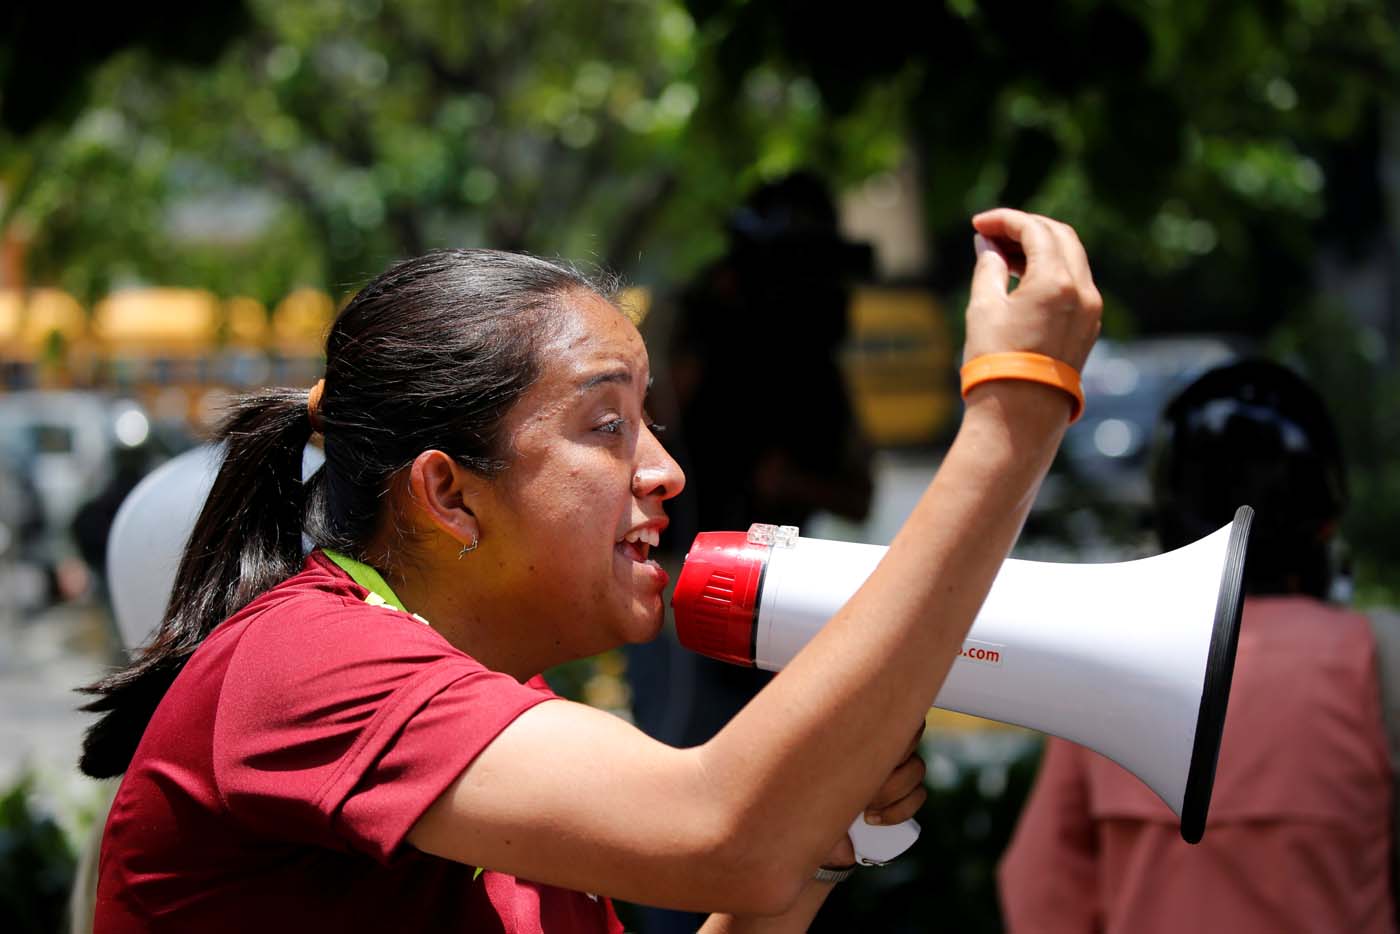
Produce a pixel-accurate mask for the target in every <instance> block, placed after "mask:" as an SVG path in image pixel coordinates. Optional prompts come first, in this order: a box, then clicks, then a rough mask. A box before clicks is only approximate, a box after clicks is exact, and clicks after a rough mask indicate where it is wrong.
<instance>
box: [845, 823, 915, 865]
mask: <svg viewBox="0 0 1400 934" xmlns="http://www.w3.org/2000/svg"><path fill="white" fill-rule="evenodd" d="M847 833H848V834H850V837H851V845H852V846H853V847H855V851H856V862H858V863H860V864H861V865H862V866H883V865H885V863H888V862H889V861H890V860H892V859H894V858H895V857H896V856H898V855H899V854H900V853H903V852H904V851H905V850H907V849H909V848H910V847H911V846H913V845H914V841H915V840H917V839H919V822H918V821H916V820H913V819H912V818H911V819H910V820H907V821H905V822H904V823H902V824H889V825H884V824H878V825H877V824H867V823H866V822H865V815H863V814H862V815H859V816H857V817H856V819H855V820H854V821H852V822H851V829H850V830H848V831H847Z"/></svg>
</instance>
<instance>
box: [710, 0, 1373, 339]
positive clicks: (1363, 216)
mask: <svg viewBox="0 0 1400 934" xmlns="http://www.w3.org/2000/svg"><path fill="white" fill-rule="evenodd" d="M688 5H689V7H690V9H691V10H692V12H693V13H694V15H695V17H696V19H697V21H698V22H700V23H701V24H702V26H703V27H704V28H707V29H708V28H719V30H720V32H721V34H722V35H723V36H724V39H723V41H722V42H721V43H720V44H719V46H718V47H717V49H716V60H717V62H719V63H720V67H721V72H722V75H723V76H724V79H725V81H726V82H727V85H726V86H727V87H729V88H730V89H731V90H732V89H735V88H738V87H740V86H742V85H743V83H744V82H745V81H747V80H749V79H750V77H751V76H752V75H754V74H758V73H762V72H763V71H764V70H765V69H768V68H771V67H772V63H773V62H774V61H782V62H785V63H787V64H788V66H789V67H795V68H797V69H799V71H801V72H802V73H804V74H807V75H809V76H810V77H811V79H812V81H813V82H814V83H815V85H816V87H817V89H818V90H819V91H820V92H821V97H822V100H823V102H824V103H825V105H826V106H827V107H828V108H830V110H831V111H832V112H833V113H838V114H839V113H843V112H844V111H845V109H846V108H847V107H852V106H855V105H856V102H857V101H859V100H861V95H862V94H863V93H865V91H866V90H867V89H868V88H870V87H872V86H873V87H886V86H889V85H890V84H891V82H895V83H899V84H901V85H902V86H903V87H904V88H905V98H904V99H905V106H906V110H905V115H906V119H907V121H908V125H909V126H910V128H911V132H912V137H913V139H914V142H915V150H916V154H917V158H918V165H919V168H920V170H921V176H922V182H923V186H924V193H925V209H926V210H925V214H926V217H927V219H928V223H929V228H930V232H931V234H932V237H933V241H934V243H935V245H936V247H937V249H936V250H935V256H934V261H935V272H934V275H935V278H936V280H937V281H938V282H939V283H940V284H942V285H944V286H945V287H952V286H954V285H956V284H958V283H959V282H960V280H961V279H962V278H963V277H965V275H966V262H967V261H966V253H967V249H968V248H967V221H966V218H967V216H968V214H969V213H971V212H974V211H976V210H979V209H983V208H986V207H988V206H991V205H995V204H1011V205H1017V206H1025V207H1029V208H1031V209H1035V210H1040V211H1043V212H1045V213H1049V214H1052V215H1054V216H1057V217H1061V218H1063V219H1065V220H1067V221H1069V222H1070V223H1072V224H1074V225H1075V226H1076V227H1077V228H1078V230H1079V231H1080V233H1081V236H1082V237H1083V239H1084V241H1085V243H1086V245H1088V246H1089V248H1090V249H1089V252H1090V255H1091V256H1092V257H1093V258H1094V263H1095V271H1096V278H1098V279H1099V280H1100V282H1101V283H1102V284H1105V285H1106V286H1107V291H1108V292H1109V293H1110V295H1109V298H1110V301H1111V302H1114V303H1116V304H1117V305H1118V306H1119V308H1118V310H1120V311H1121V309H1124V308H1130V309H1131V313H1130V314H1118V315H1115V317H1114V322H1115V324H1118V325H1120V326H1121V327H1122V328H1123V329H1124V330H1126V329H1130V328H1140V329H1143V330H1180V329H1192V328H1194V329H1207V330H1236V331H1246V332H1249V333H1253V334H1256V335H1257V334H1262V333H1263V332H1265V331H1266V330H1267V329H1268V328H1269V327H1271V326H1272V325H1274V324H1276V323H1277V322H1279V321H1281V320H1283V319H1284V318H1285V317H1286V316H1287V315H1288V314H1289V313H1290V312H1292V311H1296V310H1297V309H1299V308H1300V307H1302V306H1304V305H1306V304H1307V302H1308V301H1310V294H1309V292H1308V288H1307V287H1308V284H1309V276H1310V274H1311V271H1312V269H1313V266H1314V257H1315V253H1316V251H1317V250H1318V248H1319V247H1320V246H1321V245H1323V244H1326V243H1340V244H1343V245H1345V246H1347V247H1350V248H1355V247H1357V246H1358V245H1362V244H1364V243H1366V241H1367V240H1368V238H1374V237H1376V236H1377V235H1378V234H1379V233H1380V232H1381V231H1382V229H1383V226H1384V224H1385V223H1386V210H1387V209H1386V205H1385V198H1384V197H1383V193H1382V191H1381V182H1380V164H1381V160H1380V158H1379V153H1380V147H1381V124H1382V120H1383V118H1384V116H1385V113H1386V110H1387V109H1388V108H1390V109H1393V108H1394V107H1395V105H1396V101H1397V90H1400V12H1397V7H1396V6H1395V5H1394V4H1391V3H1386V2H1384V0H1240V2H1234V3H1228V4H1221V3H1212V2H1210V0H1156V2H1133V3H1129V2H1104V0H1079V2H1073V3H1038V4H1027V3H1021V2H1017V0H948V2H945V3H929V4H913V5H910V4H906V3H902V2H900V0H866V2H864V3H862V4H860V6H859V7H858V8H841V9H840V12H834V11H824V12H818V11H817V9H816V8H814V7H813V6H812V5H811V4H807V3H802V2H801V0H773V2H767V3H742V2H730V0H688ZM1392 221H1393V218H1392Z"/></svg>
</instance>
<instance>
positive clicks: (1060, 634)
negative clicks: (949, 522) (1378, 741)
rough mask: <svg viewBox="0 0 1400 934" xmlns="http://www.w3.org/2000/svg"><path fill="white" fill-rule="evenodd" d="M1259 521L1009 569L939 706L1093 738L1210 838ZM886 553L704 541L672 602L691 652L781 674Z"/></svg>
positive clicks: (864, 828) (773, 535)
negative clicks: (1099, 555)
mask: <svg viewBox="0 0 1400 934" xmlns="http://www.w3.org/2000/svg"><path fill="white" fill-rule="evenodd" d="M1252 517H1253V511H1252V510H1251V509H1250V508H1249V507H1248V506H1242V507H1240V509H1239V510H1238V512H1236V514H1235V519H1234V521H1233V522H1232V523H1231V524H1230V525H1228V526H1225V527H1224V528H1222V529H1220V530H1219V531H1218V532H1215V533H1214V534H1212V535H1209V536H1207V537H1206V538H1203V539H1201V540H1200V541H1198V542H1195V543H1194V544H1191V545H1188V546H1186V547H1184V548H1179V549H1177V550H1175V551H1171V552H1168V553H1166V554H1162V555H1158V556H1156V557H1152V558H1143V559H1140V560H1137V561H1126V562H1122V563H1118V564H1082V565H1074V564H1054V563H1050V562H1039V561H1021V560H1016V559H1008V560H1007V561H1006V562H1005V563H1004V564H1003V565H1002V567H1001V570H1000V572H999V573H998V574H997V577H996V580H995V582H994V583H993V585H992V588H991V591H990V593H989V594H988V595H987V599H986V601H985V602H984V603H983V605H982V609H981V611H980V612H979V613H978V615H977V619H976V620H975V621H974V622H973V625H972V628H971V630H970V631H969V633H968V635H967V638H966V640H965V641H964V643H963V648H962V652H961V653H960V654H959V655H958V657H957V658H956V660H955V661H954V662H953V666H952V669H951V670H950V671H949V673H948V676H947V678H946V680H945V681H944V682H943V687H942V689H941V690H940V691H939V693H938V696H937V698H936V699H935V700H934V706H937V707H941V708H943V709H945V710H955V711H959V712H961V713H968V714H974V715H976V716H979V717H986V718H989V719H992V720H1001V721H1004V722H1006V723H1013V724H1017V725H1020V726H1024V727H1029V728H1031V729H1034V730H1039V731H1041V732H1044V733H1050V734H1053V735H1055V736H1061V737H1064V738H1065V739H1068V740H1071V741H1073V742H1076V743H1079V744H1081V745H1083V746H1087V747H1089V748H1090V749H1093V750H1095V751H1097V752H1099V753H1102V754H1103V755H1105V756H1107V757H1108V758H1110V759H1112V760H1113V761H1115V762H1117V763H1118V764H1119V765H1122V766H1123V767H1124V768H1126V769H1128V770H1129V771H1130V772H1132V773H1133V774H1135V775H1137V776H1138V777H1139V778H1140V779H1142V781H1143V782H1145V783H1146V784H1147V786H1148V787H1149V788H1151V789H1152V790H1153V791H1154V792H1156V793H1157V795H1158V796H1159V797H1161V799H1162V800H1163V801H1164V802H1166V804H1167V806H1168V807H1170V808H1171V809H1172V811H1173V812H1175V813H1176V815H1177V816H1178V817H1179V818H1180V819H1181V836H1182V838H1183V839H1185V840H1186V841H1187V842H1188V843H1196V842H1198V841H1199V840H1200V838H1201V835H1202V833H1204V831H1205V820H1206V811H1207V809H1208V808H1209V805H1210V794H1211V788H1212V786H1213V784H1214V781H1215V763H1216V757H1217V755H1218V753H1219V751H1220V737H1221V733H1222V731H1223V729H1224V725H1225V704H1226V701H1227V699H1228V697H1229V693H1230V678H1231V675H1232V674H1233V672H1234V664H1235V647H1236V644H1237V642H1238V637H1239V621H1240V611H1241V608H1242V603H1243V591H1242V588H1241V578H1242V575H1243V572H1244V559H1245V550H1246V546H1247V543H1248V539H1249V526H1250V521H1251V518H1252ZM885 551H886V549H885V548H883V547H880V546H876V545H860V544H852V543H847V542H831V541H822V540H819V539H808V538H799V537H798V536H797V529H796V528H793V527H792V526H783V527H781V528H779V527H775V526H771V525H755V526H753V527H752V528H750V530H749V531H748V533H744V532H705V533H701V534H700V535H699V536H697V537H696V539H695V543H694V544H693V545H692V546H691V549H690V552H689V554H688V555H687V556H686V560H685V567H684V569H683V570H682V571H681V575H680V578H679V580H678V581H677V582H676V589H675V594H674V596H673V598H672V606H673V608H674V610H675V616H676V631H677V635H678V637H679V638H680V641H681V644H682V645H684V646H686V647H687V648H689V649H692V650H694V651H696V652H700V653H701V654H704V655H708V656H711V657H713V658H718V659H721V660H724V661H729V662H734V663H736V664H741V665H751V666H756V667H758V668H762V669H765V670H768V671H777V670H778V669H780V668H782V667H783V666H784V665H785V664H787V662H788V661H790V660H791V659H792V657H793V656H794V655H796V654H797V652H798V651H799V650H800V649H801V648H802V646H803V645H805V644H806V643H807V640H808V639H810V638H811V637H812V636H813V635H814V634H816V632H817V631H818V630H819V629H820V628H821V627H822V626H823V625H824V624H825V623H826V621H827V620H828V619H830V618H831V616H832V615H833V614H834V613H835V612H836V611H837V610H838V609H839V608H840V607H841V606H842V605H843V604H844V603H845V602H846V601H847V600H848V599H849V598H850V597H851V595H852V594H854V593H855V591H856V590H857V589H858V588H859V587H860V585H861V584H862V583H864V581H865V579H866V578H867V577H869V575H870V573H871V571H873V570H874V569H875V566H876V565H877V564H878V563H879V562H880V559H881V558H882V557H883V556H884V554H885ZM917 836H918V825H917V824H916V823H914V822H912V821H909V822H906V824H904V825H901V826H898V827H884V826H880V827H872V826H869V825H867V824H865V822H864V820H862V819H861V818H859V817H858V818H857V819H856V821H855V823H853V824H852V825H851V838H852V841H853V843H854V844H855V849H856V854H857V858H858V859H859V860H860V861H861V862H864V863H868V864H878V863H883V862H887V861H888V860H890V859H893V858H894V857H895V856H897V855H899V854H900V853H901V852H903V851H904V850H905V849H907V848H908V847H909V845H910V844H912V843H913V842H914V840H915V839H916V838H917Z"/></svg>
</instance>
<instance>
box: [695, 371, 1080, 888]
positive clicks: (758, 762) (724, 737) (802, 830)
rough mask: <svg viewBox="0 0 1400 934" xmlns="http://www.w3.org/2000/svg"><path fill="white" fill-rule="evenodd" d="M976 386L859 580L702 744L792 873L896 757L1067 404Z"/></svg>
mask: <svg viewBox="0 0 1400 934" xmlns="http://www.w3.org/2000/svg"><path fill="white" fill-rule="evenodd" d="M988 388H991V389H993V391H991V392H987V393H983V394H980V395H979V396H978V397H977V399H976V401H975V402H974V403H972V404H970V405H969V408H968V412H967V415H966V417H965V420H964V424H963V427H962V429H961V430H960V432H959V434H958V437H957V439H956V440H955V441H954V443H953V445H952V447H951V448H950V450H949V452H948V455H947V457H946V459H945V460H944V462H943V465H942V467H941V468H940V469H939V471H938V474H937V476H936V477H935V478H934V480H933V482H932V483H931V484H930V486H929V489H928V490H927V491H926V493H925V494H924V496H923V497H922V498H921V499H920V501H919V503H918V505H917V506H916V507H915V510H914V512H913V513H912V514H911V516H910V517H909V519H908V521H907V522H906V523H905V525H904V527H903V529H902V530H901V531H900V533H899V535H898V536H896V538H895V540H894V541H893V542H892V543H891V545H890V549H889V552H888V553H887V554H886V556H885V558H884V559H883V560H882V561H881V563H880V565H879V567H877V568H876V570H875V571H874V573H873V574H872V575H871V576H870V578H869V580H868V581H867V582H866V583H865V584H864V585H863V586H862V587H861V589H860V590H859V591H858V592H857V593H856V594H855V595H854V596H853V597H852V598H851V600H850V601H849V602H848V603H847V604H846V606H845V607H843V608H842V609H841V611H840V612H838V613H837V614H836V616H835V617H833V619H832V620H831V621H830V622H829V623H828V624H827V625H826V626H825V627H824V628H823V630H822V631H821V632H820V633H819V634H818V635H817V636H816V637H814V638H813V639H812V640H811V642H810V643H809V644H808V646H807V647H806V648H805V649H804V650H803V651H802V652H800V653H799V654H798V656H797V657H796V658H795V659H794V660H793V662H792V663H791V664H790V665H789V666H788V667H787V668H786V669H785V670H784V671H783V672H782V673H780V674H779V675H778V677H777V678H775V679H774V681H773V683H772V684H771V685H770V686H769V687H768V688H767V689H765V690H764V691H763V692H761V693H760V695H759V696H758V697H756V698H755V699H754V700H753V701H752V702H750V704H749V705H748V706H747V707H745V709H744V710H743V711H742V712H741V713H740V714H739V715H738V717H736V718H735V719H734V721H733V722H732V723H730V724H729V725H728V726H727V727H726V728H725V730H723V731H722V732H721V733H720V734H719V735H718V736H716V737H715V738H714V739H713V740H711V742H710V743H709V744H707V745H706V747H704V748H703V749H702V750H701V754H702V755H703V756H704V757H705V771H706V774H707V775H708V776H709V777H710V780H711V781H712V782H714V783H715V784H716V786H717V790H719V791H720V792H721V793H729V794H734V795H737V796H740V797H744V796H745V795H747V797H746V798H745V802H746V803H745V805H744V806H745V807H746V810H747V812H748V813H746V814H745V816H744V818H743V822H744V824H745V826H747V827H748V829H749V833H748V835H747V836H748V837H749V839H750V840H751V841H753V844H754V846H756V847H758V848H760V851H759V852H755V853H754V854H753V858H754V859H756V860H767V859H781V858H784V856H785V855H786V856H787V857H788V858H795V859H796V862H795V863H794V864H793V865H792V867H791V871H792V872H793V873H804V872H810V868H811V865H815V861H816V860H818V859H820V857H821V855H822V853H823V852H824V851H825V847H826V846H827V845H829V843H830V840H831V838H832V836H833V834H834V833H839V832H840V830H841V828H843V827H844V826H845V824H847V823H849V822H850V820H851V818H852V817H854V816H855V815H856V814H857V813H859V812H860V809H861V808H862V806H863V805H864V803H865V802H866V801H867V800H869V796H870V792H871V790H872V789H873V788H874V786H875V785H876V784H878V782H879V781H880V778H881V776H883V775H884V774H885V773H886V772H887V771H888V770H889V768H890V767H891V766H893V765H894V764H895V763H896V762H897V761H899V757H900V756H901V754H902V752H903V747H904V744H905V743H906V742H907V739H908V735H907V734H908V724H909V723H911V722H915V718H916V717H918V716H921V715H922V713H923V712H924V711H926V710H927V708H928V707H929V706H930V704H931V703H932V702H933V699H934V697H935V695H936V694H937V692H938V689H939V687H940V686H941V684H942V682H943V679H944V677H945V675H946V674H947V672H948V669H949V667H950V666H951V664H952V661H953V658H954V657H955V656H956V654H957V651H958V649H959V646H960V645H961V643H962V640H963V638H964V636H965V635H966V633H967V630H968V628H969V627H970V626H971V624H972V621H973V619H974V618H975V617H976V614H977V611H978V610H979V609H980V607H981V604H982V601H983V599H984V598H985V596H986V593H987V591H988V589H989V588H990V586H991V583H992V580H993V579H994V578H995V576H996V573H997V571H998V569H999V568H1000V566H1001V564H1002V561H1003V560H1004V558H1005V556H1006V554H1007V552H1008V551H1009V550H1010V548H1011V545H1012V544H1013V543H1014V541H1015V538H1016V536H1017V534H1018V532H1019V530H1020V528H1021V525H1022V523H1023V521H1024V519H1025V516H1026V513H1027V512H1028V511H1029V508H1030V504H1031V502H1032V500H1033V499H1034V496H1035V492H1036V490H1037V489H1038V487H1039V483H1040V481H1041V479H1042V478H1043V477H1044V474H1045V471H1046V470H1047V469H1048V467H1049V465H1050V462H1051V460H1052V459H1053V457H1054V452H1055V449H1056V447H1057V446H1058V443H1059V440H1060V437H1061V436H1062V434H1063V430H1064V427H1065V422H1066V406H1065V402H1064V400H1063V399H1062V398H1060V397H1058V396H1057V395H1055V394H1054V393H1053V392H1051V391H1047V390H1046V389H1045V388H1043V387H1038V386H1032V385H1029V384H1017V383H1004V384H1002V385H1000V386H997V387H995V388H993V387H988ZM818 778H819V780H817V779H818ZM793 814H800V815H802V819H801V820H797V821H794V820H793V819H792V815H793ZM769 849H771V851H772V852H771V853H770V852H768V850H769Z"/></svg>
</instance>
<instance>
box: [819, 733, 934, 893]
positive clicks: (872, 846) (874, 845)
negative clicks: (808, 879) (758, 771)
mask: <svg viewBox="0 0 1400 934" xmlns="http://www.w3.org/2000/svg"><path fill="white" fill-rule="evenodd" d="M923 737H924V722H923V721H922V720H921V721H919V728H918V729H917V730H916V731H915V732H914V737H913V739H911V740H910V741H909V748H908V749H906V750H905V754H904V759H903V760H902V761H901V762H900V763H899V765H897V766H895V768H894V770H893V771H891V772H890V774H889V776H888V777H886V778H885V781H884V782H883V783H882V784H881V785H880V788H879V790H878V791H876V792H875V795H874V797H872V798H871V799H870V803H869V804H868V805H866V808H865V811H864V812H863V813H862V814H861V815H860V816H859V817H857V818H856V819H855V821H854V822H852V824H851V826H850V829H849V830H847V832H846V835H845V836H843V837H842V838H841V840H840V841H839V842H838V843H837V844H836V846H834V847H833V848H832V850H831V852H830V853H828V854H827V857H826V860H825V861H824V863H823V868H835V867H844V866H849V865H851V864H852V863H861V864H862V865H867V866H869V865H880V864H882V863H887V862H889V861H890V860H892V859H894V858H895V857H896V856H898V855H899V854H900V853H903V852H904V851H905V850H906V849H908V848H909V847H910V846H911V845H913V843H914V841H915V840H917V839H918V838H919V824H918V821H916V820H914V815H915V814H917V813H918V812H919V808H921V807H923V804H924V801H926V800H927V799H928V791H927V790H926V789H925V788H924V772H925V767H924V760H923V758H922V757H920V755H919V742H920V740H922V739H923Z"/></svg>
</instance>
